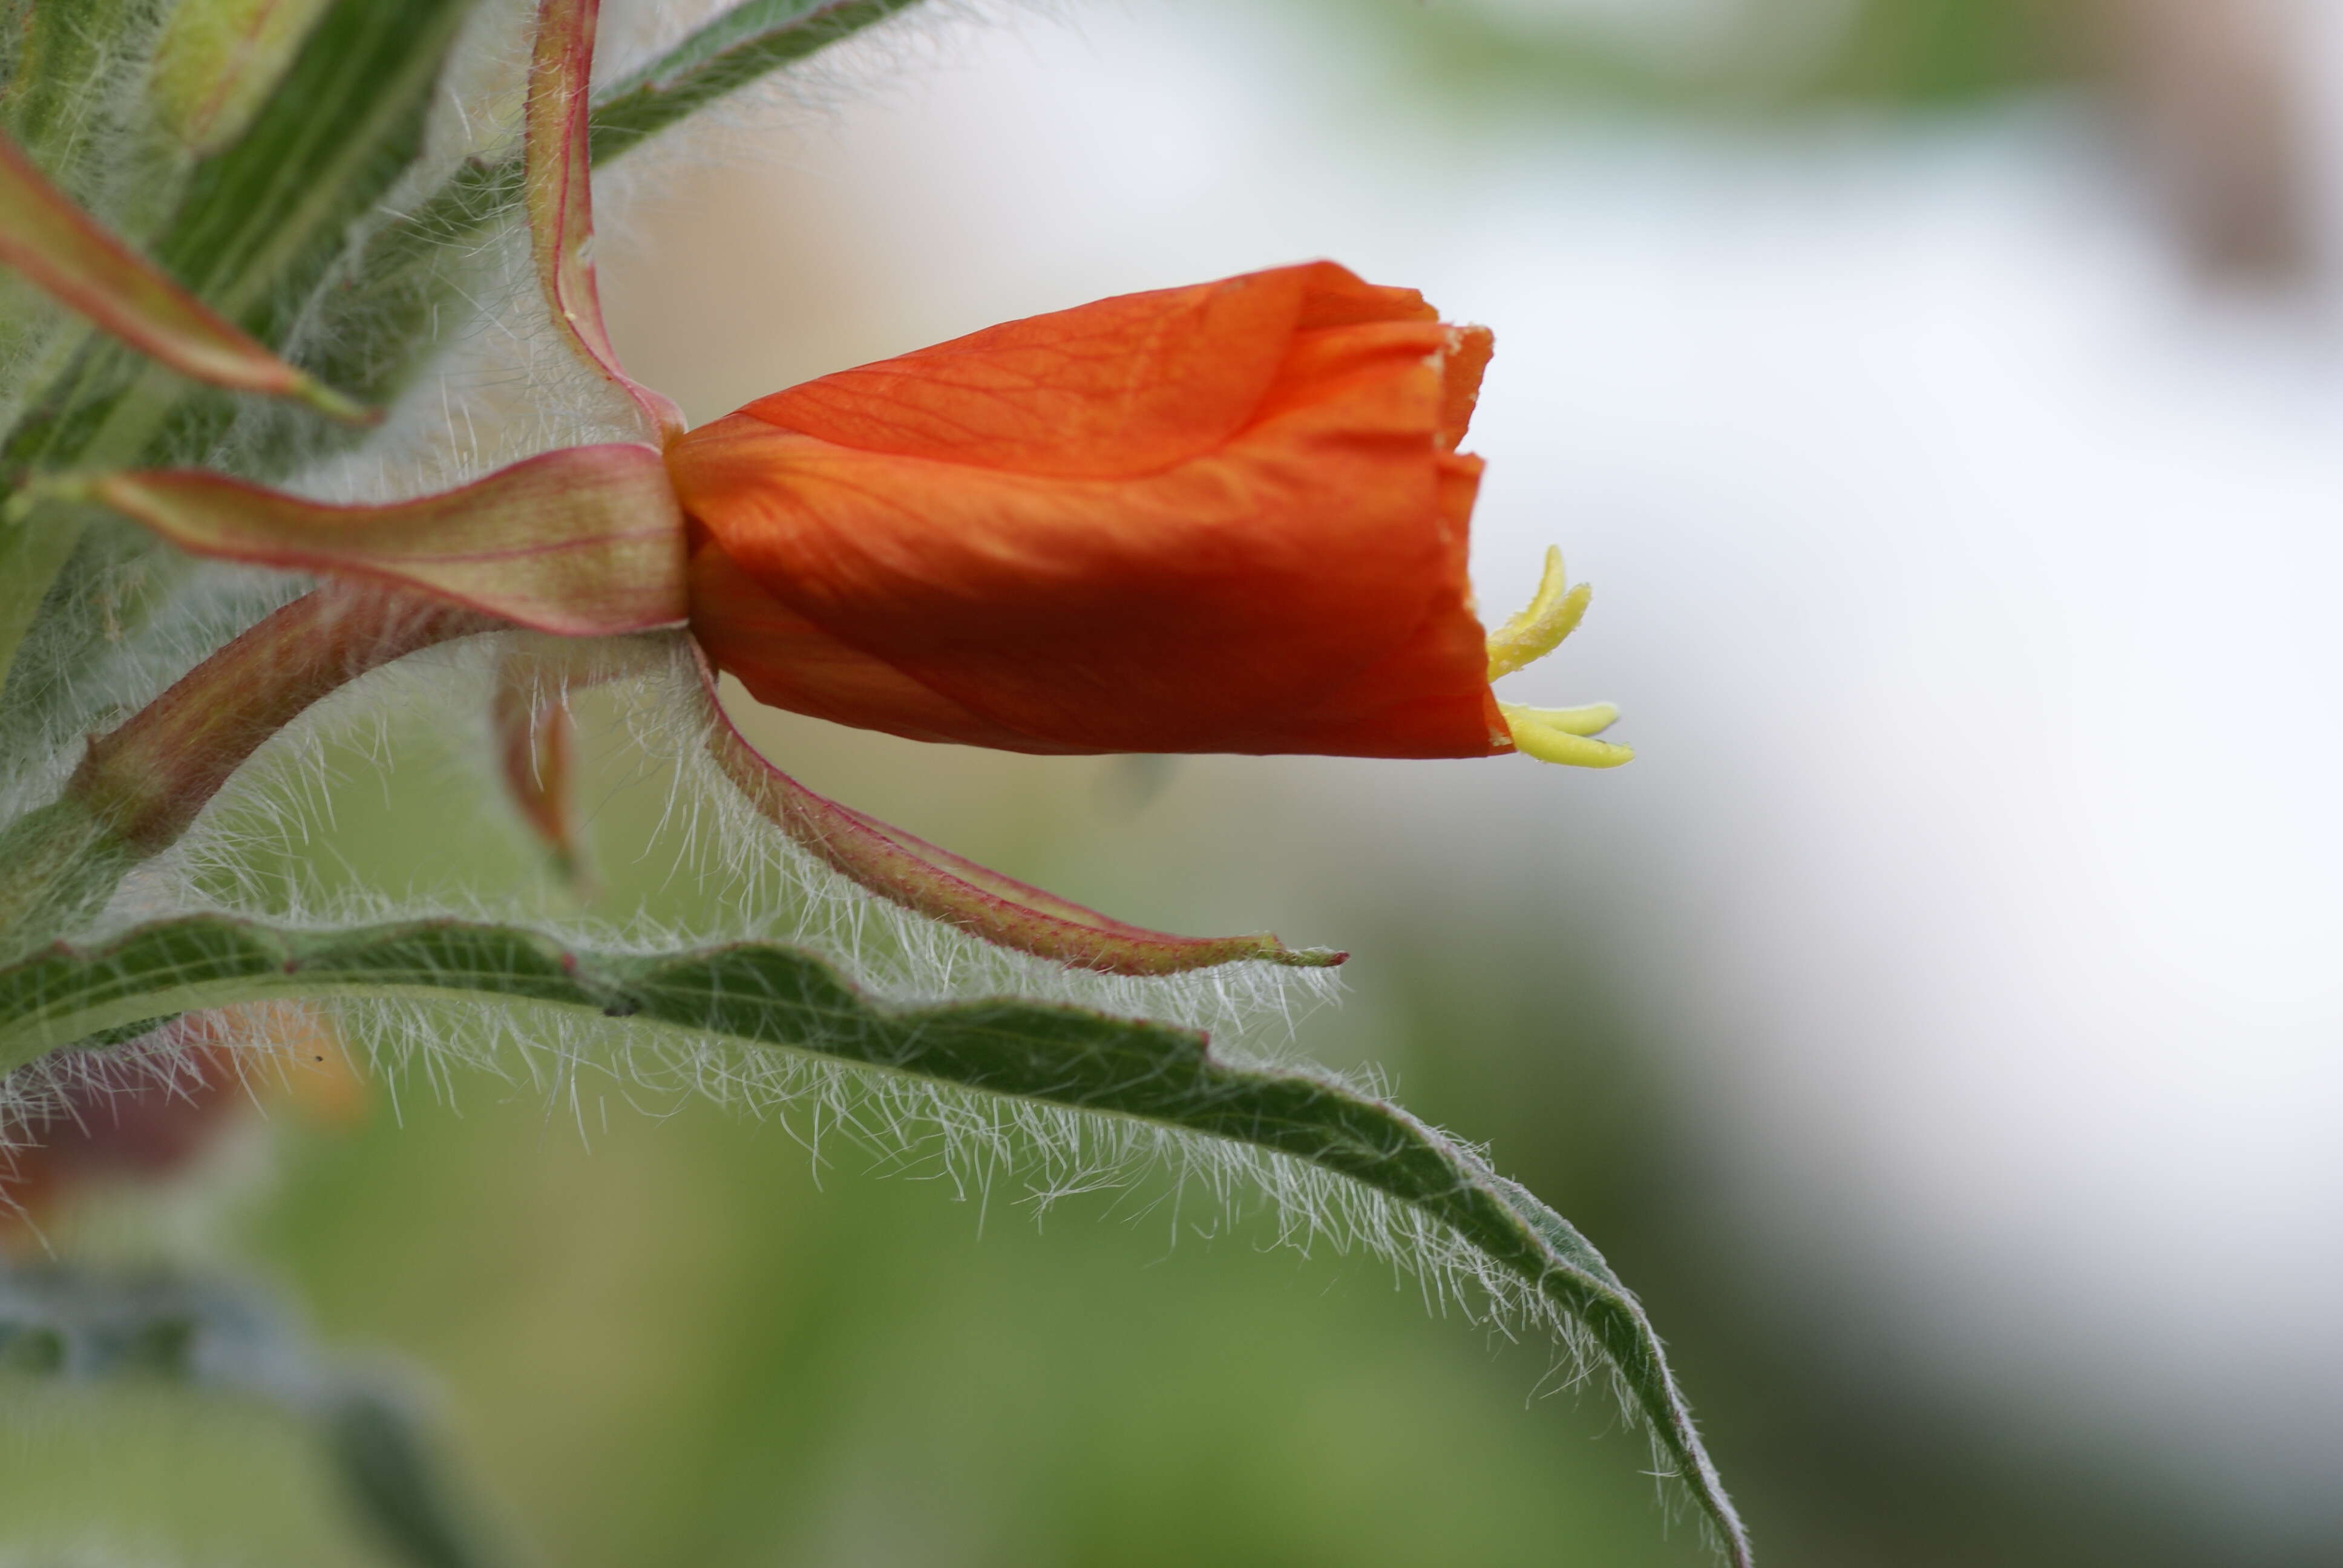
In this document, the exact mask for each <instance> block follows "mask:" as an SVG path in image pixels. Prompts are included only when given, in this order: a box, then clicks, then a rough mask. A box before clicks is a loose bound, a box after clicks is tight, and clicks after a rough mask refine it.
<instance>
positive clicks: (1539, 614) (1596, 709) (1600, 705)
mask: <svg viewBox="0 0 2343 1568" xmlns="http://www.w3.org/2000/svg"><path fill="white" fill-rule="evenodd" d="M1593 594H1594V590H1593V589H1591V588H1588V587H1587V586H1586V585H1585V584H1584V583H1580V584H1579V585H1578V586H1577V587H1576V588H1572V587H1571V586H1570V578H1568V577H1567V576H1565V575H1564V571H1563V566H1562V551H1561V550H1560V549H1559V548H1548V549H1547V550H1546V552H1545V572H1544V576H1542V577H1541V578H1539V579H1538V587H1537V592H1536V594H1535V595H1534V596H1533V597H1532V598H1531V599H1530V602H1529V607H1528V608H1525V609H1523V611H1522V612H1521V613H1520V614H1519V615H1517V616H1514V617H1513V618H1512V619H1510V620H1508V621H1506V622H1505V624H1504V625H1503V626H1501V627H1499V628H1497V629H1496V631H1494V632H1493V633H1492V634H1491V635H1490V638H1489V678H1490V679H1491V680H1495V679H1497V678H1499V677H1501V676H1507V675H1511V674H1513V672H1514V671H1515V670H1517V669H1520V668H1523V667H1524V666H1527V665H1529V664H1531V663H1534V661H1536V660H1538V659H1541V658H1544V657H1545V656H1546V655H1547V654H1549V653H1552V652H1553V651H1554V649H1555V648H1559V647H1561V646H1562V639H1563V638H1566V637H1568V636H1569V635H1570V634H1571V633H1572V632H1573V631H1574V630H1576V629H1577V628H1578V623H1579V621H1580V619H1581V618H1584V616H1585V614H1586V601H1587V600H1588V599H1589V598H1592V597H1593ZM1497 711H1498V712H1499V713H1500V714H1502V715H1503V717H1504V720H1505V728H1506V729H1508V730H1509V731H1511V732H1512V735H1513V745H1514V747H1515V748H1516V749H1519V750H1520V751H1521V752H1522V753H1523V755H1525V756H1530V757H1534V758H1536V759H1538V760H1539V761H1541V762H1559V763H1562V764H1564V765H1565V766H1567V767H1572V768H1616V767H1618V766H1619V764H1621V763H1622V762H1626V761H1629V760H1632V759H1634V755H1635V753H1634V751H1633V750H1631V749H1628V748H1627V747H1624V746H1617V745H1614V744H1612V743H1611V742H1610V741H1607V740H1594V739H1589V737H1592V736H1594V735H1599V734H1601V733H1602V732H1603V731H1604V729H1609V728H1610V726H1611V725H1612V723H1613V722H1614V721H1615V720H1616V719H1618V717H1619V710H1618V709H1616V708H1614V707H1613V706H1612V705H1611V704H1609V703H1607V702H1592V703H1588V704H1587V705H1586V706H1585V707H1584V708H1523V707H1522V706H1520V705H1519V704H1517V703H1512V702H1500V703H1499V704H1497Z"/></svg>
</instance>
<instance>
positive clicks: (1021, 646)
mask: <svg viewBox="0 0 2343 1568" xmlns="http://www.w3.org/2000/svg"><path fill="white" fill-rule="evenodd" d="M1489 353H1490V337H1489V334H1488V332H1487V331H1486V330H1485V329H1484V328H1482V327H1453V326H1448V325H1444V324H1443V323H1442V322H1441V320H1440V319H1439V316H1438V313H1437V312H1435V311H1434V310H1433V308H1432V307H1430V306H1428V305H1426V304H1425V303H1424V302H1423V297H1422V296H1421V295H1419V294H1417V293H1415V292H1414V291H1413V290H1412V289H1403V288H1379V287H1375V286H1371V285H1369V284H1366V283H1363V282H1362V281H1360V279H1358V278H1357V277H1355V276H1353V275H1352V274H1351V273H1349V272H1347V271H1345V270H1344V269H1342V267H1339V266H1334V265H1333V264H1332V263H1329V262H1317V263H1313V264H1310V265H1307V266H1289V267H1281V268H1278V269H1275V270H1272V271H1268V272H1258V273H1252V274H1248V275H1246V276H1241V277H1232V278H1228V279H1225V280H1223V281H1222V282H1218V283H1209V284H1201V285H1198V286H1194V287H1191V288H1178V289H1165V290H1161V291H1159V292H1155V293H1149V294H1134V295H1126V296H1123V297H1119V298H1114V299H1106V300H1101V301H1099V302H1098V303H1096V304H1093V305H1087V306H1083V307H1080V308H1078V309H1074V310H1067V311H1061V312H1058V313H1056V314H1053V315H1049V316H1040V317H1032V318H1031V319H1029V320H1024V321H1016V322H1011V323H1009V324H1007V325H1005V326H1001V327H992V328H990V329H988V330H986V331H983V332H979V333H976V334H974V335H972V336H970V337H962V338H958V339H955V340H954V341H952V342H950V343H945V344H941V345H939V346H938V347H933V348H928V349H923V350H921V351H920V352H918V353H915V354H908V355H905V356H903V357H900V358H897V359H890V360H886V361H883V362H881V363H879V364H876V365H868V366H864V367H861V368H860V369H856V370H848V371H843V372H840V374H838V375H834V376H826V377H822V378H820V380H817V381H811V382H808V383H806V384H805V385H803V386H801V387H793V388H791V389H790V390H789V391H786V392H781V393H778V394H776V395H774V396H773V397H767V398H764V399H762V400H760V401H759V402H756V403H751V404H750V405H749V406H748V407H745V408H743V409H741V410H739V412H738V413H735V414H732V415H730V416H729V417H725V418H722V419H719V420H717V421H716V422H715V423H713V424H710V425H708V426H704V427H701V428H699V429H697V430H693V431H691V432H690V433H689V434H688V435H685V436H682V437H679V438H677V439H675V440H674V441H672V442H671V443H670V444H669V447H668V450H667V458H668V467H669V472H670V473H671V474H672V475H673V477H674V479H675V485H676V489H677V492H678V494H679V497H680V498H681V500H682V502H683V507H684V510H685V512H686V514H687V516H688V518H689V520H690V527H691V537H692V546H691V548H692V556H691V564H690V579H691V604H692V609H691V626H692V631H693V634H694V635H695V636H696V637H697V638H699V642H700V643H701V645H702V646H703V647H704V648H706V650H707V651H708V653H709V657H710V658H712V659H713V660H714V662H715V663H716V664H717V666H718V667H719V668H722V669H726V670H729V671H730V672H731V673H733V674H734V675H736V676H738V677H739V678H740V680H741V681H742V682H743V683H744V684H745V685H746V686H747V687H748V688H749V690H750V691H751V692H752V693H754V694H755V695H756V697H757V698H758V699H759V700H761V701H764V702H768V703H770V704H772V705H774V706H776V707H779V708H787V709H795V710H796V711H798V712H800V713H807V714H811V715H814V716H816V717H818V718H821V719H832V720H835V721H837V722H840V723H844V724H850V725H857V726H860V727H862V728H865V729H883V730H887V731H890V732H891V733H893V734H897V735H902V736H907V737H910V738H911V739H920V740H950V741H959V742H962V743H965V744H969V745H976V746H988V747H993V748H997V749H1006V750H1014V751H1034V752H1096V751H1237V752H1323V753H1332V754H1336V755H1344V756H1360V757H1480V756H1486V755H1489V754H1491V753H1493V752H1500V751H1509V750H1511V749H1513V740H1512V739H1511V736H1510V734H1509V733H1508V729H1507V726H1506V724H1505V721H1504V719H1503V717H1502V716H1501V715H1500V714H1499V712H1498V709H1497V707H1496V704H1495V701H1494V699H1493V698H1492V696H1491V694H1490V690H1489V653H1488V650H1487V646H1486V638H1485V634H1484V632H1483V628H1482V625H1481V623H1480V620H1479V619H1478V618H1477V617H1476V616H1475V615H1474V613H1473V600H1472V591H1471V586H1470V584H1469V582H1468V580H1467V578H1466V575H1465V545H1466V535H1467V528H1468V525H1469V523H1470V520H1471V515H1472V508H1473V494H1474V491H1475V488H1476V487H1477V485H1478V483H1479V479H1480V473H1481V461H1480V459H1479V458H1477V457H1467V456H1464V455H1463V454H1461V453H1459V452H1457V451H1456V449H1455V448H1456V445H1457V443H1458V441H1459V440H1461V439H1462V438H1463V435H1464V427H1465V424H1466V421H1467V420H1468V419H1469V418H1470V417H1471V415H1472V410H1473V398H1474V397H1475V395H1476V394H1477V392H1478V390H1479V387H1480V381H1481V373H1482V370H1483V367H1485V366H1486V365H1487V363H1488V359H1489Z"/></svg>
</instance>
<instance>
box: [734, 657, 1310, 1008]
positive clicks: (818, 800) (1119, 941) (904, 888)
mask: <svg viewBox="0 0 2343 1568" xmlns="http://www.w3.org/2000/svg"><path fill="white" fill-rule="evenodd" d="M700 673H701V676H702V678H703V680H704V684H705V689H706V691H707V695H708V709H709V723H710V732H709V751H710V753H711V754H712V755H713V756H714V758H715V759H716V764H717V766H718V767H719V769H722V771H723V773H724V776H725V777H726V778H727V779H730V780H731V782H732V783H733V785H734V786H735V787H737V788H738V789H739V790H740V792H741V794H742V795H743V796H745V797H746V798H747V799H748V800H749V804H751V805H752V806H754V807H755V808H756V809H757V810H758V812H759V814H760V815H762V816H763V817H764V818H765V819H767V820H769V821H770V822H771V823H772V824H773V825H774V826H775V827H778V828H779V829H780V830H781V831H782V832H783V833H785V834H787V835H788V836H789V839H790V840H791V841H792V842H794V843H796V844H797V845H798V846H799V848H800V849H805V850H806V851H807V852H808V853H809V854H811V855H812V856H813V857H814V858H815V859H819V860H820V861H821V862H822V863H823V864H824V865H826V866H829V867H830V869H832V870H835V871H837V872H838V873H839V874H840V875H841V876H843V877H845V878H846V879H848V880H850V881H851V882H853V883H855V884H856V885H857V886H859V887H860V888H862V889H863V890H866V891H868V892H871V893H875V894H877V895H878V896H879V897H880V898H882V899H885V900H888V901H889V902H890V903H893V904H899V905H900V906H902V907H903V908H904V909H907V910H912V911H914V912H915V913H918V914H922V915H926V916H928V917H929V918H930V919H931V920H941V921H943V922H944V923H945V924H947V925H951V926H957V927H959V928H960V930H965V931H967V932H969V933H970V935H971V936H975V937H977V938H979V939H980V940H984V941H988V942H990V943H992V944H993V945H994V946H995V947H1003V948H1010V949H1013V950H1016V951H1018V952H1023V953H1031V954H1032V955H1034V956H1035V957H1036V958H1044V959H1049V960H1052V961H1054V962H1057V963H1061V964H1064V965H1067V966H1068V967H1069V968H1072V969H1086V970H1104V971H1106V972H1108V973H1111V974H1126V975H1171V974H1180V973H1183V972H1185V971H1187V970H1200V969H1210V968H1212V966H1214V965H1216V964H1226V963H1235V962H1238V961H1240V960H1246V959H1252V960H1259V961H1261V962H1263V963H1273V964H1283V965H1287V966H1290V967H1294V968H1302V969H1325V968H1330V967H1332V965H1335V964H1339V963H1341V962H1342V960H1344V959H1345V958H1347V957H1349V956H1350V955H1348V954H1347V953H1338V952H1330V951H1327V950H1323V949H1315V948H1312V949H1299V950H1297V949H1293V948H1289V947H1287V946H1286V945H1285V944H1284V943H1283V942H1282V941H1280V940H1277V938H1275V937H1273V936H1271V935H1268V934H1266V933H1262V934H1257V935H1252V936H1242V937H1178V936H1171V935H1168V934H1166V933H1165V932H1162V931H1151V930H1147V929H1146V928H1145V927H1144V926H1134V925H1131V924H1129V923H1127V922H1125V921H1122V920H1115V919H1113V918H1111V916H1107V915H1102V914H1100V913H1099V912H1098V911H1097V910H1090V909H1085V908H1083V907H1082V906H1081V905H1080V904H1077V903H1073V902H1071V901H1069V900H1065V899H1061V898H1059V897H1058V896H1057V895H1056V894H1054V893H1048V892H1044V891H1042V890H1041V889H1040V888H1036V887H1031V886H1029V885H1028V884H1026V883H1024V882H1021V881H1018V880H1016V879H1013V878H1011V877H1004V876H1002V875H1001V873H1000V872H998V871H994V870H989V869H986V868H985V867H982V866H980V865H978V864H977V863H976V862H975V861H973V860H970V859H963V858H962V857H960V856H959V855H955V854H953V853H951V852H950V850H948V849H939V848H937V847H936V846H935V845H933V844H930V843H929V842H928V841H927V840H925V839H919V838H915V837H913V836H912V835H911V834H909V833H906V832H904V831H903V830H902V829H900V828H891V827H889V826H888V825H887V824H886V823H884V822H881V821H880V820H879V819H876V818H874V817H870V816H866V815H864V814H863V813H862V812H860V811H857V810H855V809H852V808H851V807H847V806H841V805H840V804H839V803H838V802H837V801H835V800H830V799H825V798H824V797H822V796H820V795H817V794H815V793H814V792H813V791H812V790H810V789H807V788H806V787H805V786H804V785H802V784H800V783H799V782H798V781H797V780H796V779H792V778H790V777H789V775H788V774H786V773H784V772H782V771H781V770H780V769H778V768H776V767H774V766H773V765H772V763H770V762H769V761H768V760H766V759H765V758H764V756H763V754H761V753H760V752H759V751H758V750H757V749H756V748H755V747H753V746H751V745H749V742H748V739H746V738H745V737H743V736H742V735H741V733H740V731H739V729H737V728H735V727H734V725H733V723H732V721H731V719H729V717H728V716H727V715H726V714H725V712H724V709H723V707H722V705H721V704H720V703H719V701H718V700H717V695H716V684H715V676H714V674H713V672H712V671H711V670H709V668H708V665H707V663H706V661H705V659H704V658H703V659H702V661H701V664H700Z"/></svg>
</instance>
